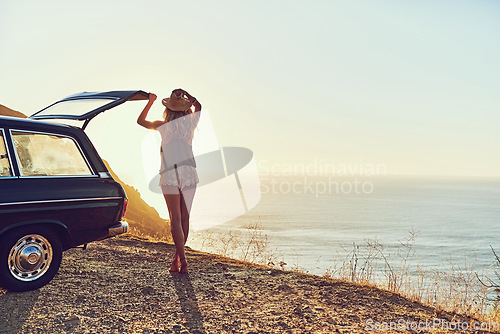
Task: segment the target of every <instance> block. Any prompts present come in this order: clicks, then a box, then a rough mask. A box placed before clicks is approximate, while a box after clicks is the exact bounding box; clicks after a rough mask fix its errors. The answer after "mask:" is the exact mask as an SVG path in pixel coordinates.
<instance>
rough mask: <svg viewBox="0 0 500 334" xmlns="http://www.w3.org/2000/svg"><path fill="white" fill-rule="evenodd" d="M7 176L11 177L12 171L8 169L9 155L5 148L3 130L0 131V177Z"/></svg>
mask: <svg viewBox="0 0 500 334" xmlns="http://www.w3.org/2000/svg"><path fill="white" fill-rule="evenodd" d="M8 176H12V169H11V168H10V161H9V155H8V154H7V148H6V147H5V139H4V134H3V130H2V129H0V177H8Z"/></svg>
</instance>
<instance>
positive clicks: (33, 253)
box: [0, 226, 62, 291]
mask: <svg viewBox="0 0 500 334" xmlns="http://www.w3.org/2000/svg"><path fill="white" fill-rule="evenodd" d="M61 260H62V245H61V240H60V239H59V236H58V235H57V234H56V233H55V232H54V231H52V230H51V229H50V228H48V227H43V226H25V227H22V228H19V229H15V230H12V231H9V232H7V233H6V234H5V235H4V236H2V237H1V240H0V285H1V286H3V287H4V288H6V289H7V290H10V291H29V290H35V289H38V288H40V287H42V286H44V285H45V284H47V283H49V282H50V281H51V280H52V278H54V276H55V275H56V274H57V271H58V270H59V265H60V264H61Z"/></svg>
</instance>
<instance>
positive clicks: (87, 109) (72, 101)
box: [29, 90, 149, 129]
mask: <svg viewBox="0 0 500 334" xmlns="http://www.w3.org/2000/svg"><path fill="white" fill-rule="evenodd" d="M148 99H149V94H148V93H146V92H144V91H142V90H127V91H109V92H84V93H79V94H74V95H70V96H68V97H66V98H64V99H62V100H60V101H57V102H55V103H53V104H51V105H49V106H48V107H46V108H44V109H42V110H40V111H38V112H36V113H34V114H33V115H31V116H30V117H29V118H31V119H39V120H47V119H63V120H72V121H81V122H82V126H81V128H82V129H85V128H86V127H87V125H88V123H89V122H90V121H91V120H92V119H93V118H94V117H95V116H97V115H99V114H100V113H102V112H105V111H107V110H109V109H112V108H114V107H116V106H119V105H120V104H122V103H124V102H126V101H138V100H148Z"/></svg>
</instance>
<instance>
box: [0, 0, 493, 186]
mask: <svg viewBox="0 0 500 334" xmlns="http://www.w3.org/2000/svg"><path fill="white" fill-rule="evenodd" d="M499 17H500V2H498V1H494V0H476V1H461V0H449V1H443V0H432V1H430V0H429V1H425V0H424V1H396V0H393V1H388V0H378V1H356V0H354V1H333V0H329V1H258V0H257V1H256V0H253V1H183V2H179V1H143V2H140V1H124V0H121V1H81V2H75V1H43V2H40V1H5V0H0V104H4V105H6V106H8V107H10V108H12V109H15V110H19V111H21V112H24V113H26V114H31V113H33V112H35V111H37V110H39V109H41V108H42V107H44V106H46V105H48V104H50V103H52V102H53V101H55V100H58V99H60V98H62V97H65V96H67V95H70V94H73V93H77V92H81V91H105V90H120V89H142V90H145V91H151V92H155V93H157V94H158V95H159V96H160V97H166V96H168V95H169V93H170V91H171V90H172V89H174V88H178V87H182V88H184V89H186V90H187V91H189V92H190V93H192V94H193V95H194V96H196V97H197V98H198V100H200V101H201V103H202V104H203V107H204V109H206V110H208V111H209V112H210V117H211V120H212V123H213V126H214V129H215V133H216V135H217V139H218V143H219V144H220V145H228V146H243V147H248V148H250V149H252V150H253V151H254V153H255V159H256V161H257V163H262V162H264V163H265V164H266V165H267V166H270V165H272V164H273V163H275V164H278V165H284V164H295V165H296V164H309V163H313V162H314V161H321V162H322V163H325V164H327V163H333V164H340V163H348V164H349V163H350V164H356V163H358V164H359V163H360V162H361V163H364V164H369V163H377V164H385V165H386V166H387V173H388V174H395V175H398V174H407V175H440V176H487V177H500V156H499V149H500V136H499V133H498V132H499V131H498V126H499V124H500V94H499V92H500V43H499V41H500V20H499V19H498V18H499ZM133 106H134V108H135V109H134V110H132V111H130V112H128V111H127V112H123V113H122V114H119V113H116V114H111V112H110V113H109V115H103V116H106V117H103V118H102V119H96V120H95V121H93V122H95V124H92V126H93V128H92V129H91V132H92V133H91V134H92V135H93V136H97V137H99V136H100V138H97V139H96V141H98V142H96V143H95V144H96V146H97V147H98V149H99V148H100V146H101V147H102V148H101V149H100V151H101V153H102V154H101V155H102V156H103V157H104V158H105V159H108V160H110V161H111V162H112V165H113V166H116V167H115V169H117V171H118V172H119V173H121V175H123V178H124V179H125V181H128V182H131V183H137V180H136V179H134V174H135V173H136V170H137V168H138V167H137V160H140V159H141V158H140V157H138V156H137V153H136V151H135V150H132V149H131V147H132V146H131V145H134V143H135V144H137V143H140V142H141V141H142V140H143V137H144V136H147V130H144V129H141V128H139V127H138V126H137V125H136V124H135V123H134V122H135V117H136V115H137V114H138V113H139V112H140V110H141V109H142V106H143V105H142V104H139V103H137V102H134V103H133ZM161 112H162V108H161V107H160V106H159V104H156V105H155V106H153V111H152V117H151V119H154V116H155V115H156V116H157V117H159V115H160V114H161ZM89 130H90V129H89ZM137 145H140V144H137ZM137 147H139V146H137ZM153 152H155V151H153ZM119 161H123V162H124V163H123V164H120V166H117V164H118V162H119Z"/></svg>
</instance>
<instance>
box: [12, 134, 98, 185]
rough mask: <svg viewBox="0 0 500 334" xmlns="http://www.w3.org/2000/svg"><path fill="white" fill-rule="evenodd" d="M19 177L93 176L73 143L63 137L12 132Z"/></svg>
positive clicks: (70, 139)
mask: <svg viewBox="0 0 500 334" xmlns="http://www.w3.org/2000/svg"><path fill="white" fill-rule="evenodd" d="M12 139H13V142H14V147H15V149H16V154H17V158H18V161H19V168H20V170H21V176H78V175H92V171H91V170H90V168H89V166H88V164H87V162H86V160H85V158H84V156H83V155H82V152H81V151H80V149H79V147H78V145H77V143H76V142H75V140H73V139H72V138H69V137H65V136H59V135H52V134H45V133H36V132H24V131H12Z"/></svg>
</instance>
